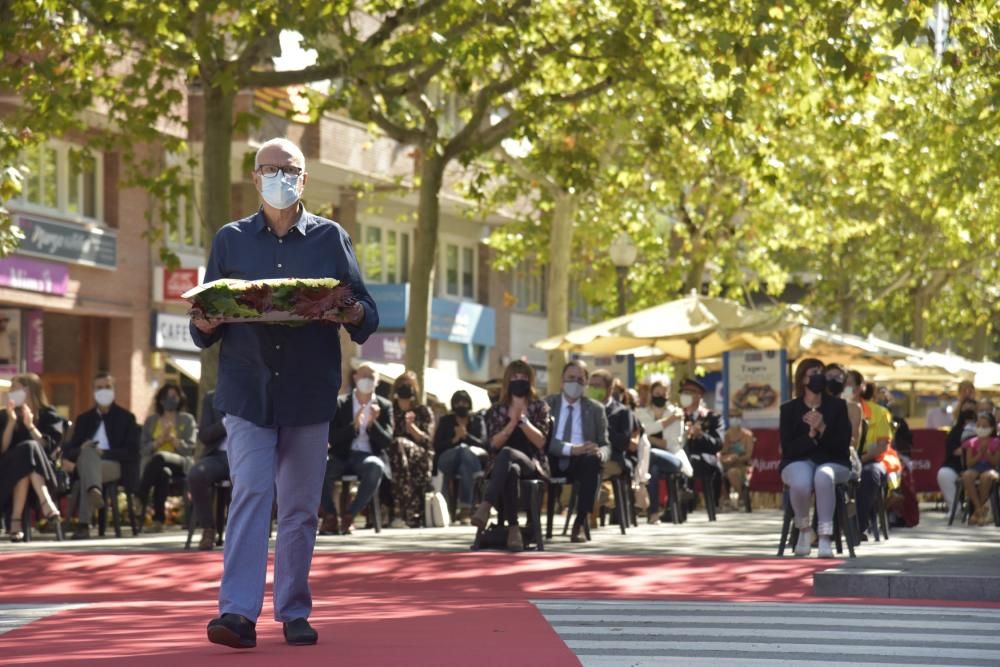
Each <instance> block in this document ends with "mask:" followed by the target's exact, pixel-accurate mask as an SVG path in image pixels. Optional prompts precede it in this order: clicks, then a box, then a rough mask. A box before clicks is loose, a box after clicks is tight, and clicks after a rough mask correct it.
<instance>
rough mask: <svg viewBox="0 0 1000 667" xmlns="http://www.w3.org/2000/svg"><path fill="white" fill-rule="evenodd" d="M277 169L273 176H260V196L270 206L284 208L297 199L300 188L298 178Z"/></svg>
mask: <svg viewBox="0 0 1000 667" xmlns="http://www.w3.org/2000/svg"><path fill="white" fill-rule="evenodd" d="M300 177H301V176H293V175H291V174H285V172H283V171H279V172H278V173H277V174H275V175H274V176H263V175H262V176H261V177H260V196H261V198H262V199H263V200H264V201H266V202H267V203H268V204H269V205H270V206H273V207H274V208H277V209H286V208H288V207H290V206H294V205H295V204H296V203H297V202H298V201H299V196H300V195H301V194H302V190H300V189H299V178H300Z"/></svg>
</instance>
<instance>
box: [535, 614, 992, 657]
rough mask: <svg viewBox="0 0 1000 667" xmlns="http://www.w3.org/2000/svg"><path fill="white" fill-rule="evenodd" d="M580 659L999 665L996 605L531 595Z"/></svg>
mask: <svg viewBox="0 0 1000 667" xmlns="http://www.w3.org/2000/svg"><path fill="white" fill-rule="evenodd" d="M534 604H535V606H536V607H538V609H539V610H540V611H541V612H542V614H544V615H545V618H546V620H548V622H549V623H551V624H552V627H553V628H554V629H555V631H556V632H557V633H558V634H559V636H560V637H561V638H562V639H563V641H565V642H566V645H567V646H568V647H569V648H570V649H571V650H572V651H573V652H574V653H576V655H577V657H579V658H580V661H581V663H582V664H583V665H584V667H610V666H612V665H615V666H618V665H627V666H630V667H645V666H648V665H695V666H697V665H705V666H711V667H735V666H737V665H739V666H743V665H746V666H747V667H756V666H758V665H760V666H763V665H774V666H782V665H803V664H810V663H812V664H816V665H819V664H822V665H823V666H824V667H828V666H835V665H852V666H853V667H857V666H859V665H871V666H872V667H876V666H877V667H891V666H894V665H898V666H904V665H905V666H906V667H918V666H922V665H926V666H927V667H942V666H944V665H948V666H952V665H954V666H956V667H959V666H965V665H968V666H969V667H974V666H975V667H979V666H982V667H987V666H990V667H996V666H997V665H1000V613H998V612H997V610H996V609H976V608H969V607H914V606H896V605H847V604H795V603H771V602H768V603H756V602H666V601H660V602H637V601H607V600H602V601H595V600H546V601H535V602H534Z"/></svg>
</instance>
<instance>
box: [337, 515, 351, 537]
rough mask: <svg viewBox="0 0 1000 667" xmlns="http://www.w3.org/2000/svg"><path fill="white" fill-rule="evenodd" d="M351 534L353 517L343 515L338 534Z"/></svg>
mask: <svg viewBox="0 0 1000 667" xmlns="http://www.w3.org/2000/svg"><path fill="white" fill-rule="evenodd" d="M353 532H354V515H353V514H345V515H344V516H343V517H341V519H340V534H341V535H350V534H351V533H353Z"/></svg>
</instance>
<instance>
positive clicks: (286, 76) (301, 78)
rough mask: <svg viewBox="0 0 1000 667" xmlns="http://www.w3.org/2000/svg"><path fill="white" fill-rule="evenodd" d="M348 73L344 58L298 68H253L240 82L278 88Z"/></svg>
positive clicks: (250, 86)
mask: <svg viewBox="0 0 1000 667" xmlns="http://www.w3.org/2000/svg"><path fill="white" fill-rule="evenodd" d="M346 73H347V63H346V62H344V61H343V60H341V61H339V62H335V63H328V64H325V65H310V66H309V67H304V68H302V69H297V70H286V71H284V72H272V71H264V70H253V71H250V72H247V73H246V74H244V75H243V77H241V80H240V83H241V84H242V85H243V86H245V87H247V88H277V87H282V86H295V85H299V84H303V83H312V82H314V81H324V80H326V79H337V78H340V77H342V76H344V75H345V74H346Z"/></svg>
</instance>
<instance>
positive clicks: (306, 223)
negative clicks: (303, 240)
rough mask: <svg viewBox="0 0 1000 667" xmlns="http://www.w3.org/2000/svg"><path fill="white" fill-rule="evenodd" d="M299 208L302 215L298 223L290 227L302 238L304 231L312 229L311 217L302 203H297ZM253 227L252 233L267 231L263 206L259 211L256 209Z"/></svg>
mask: <svg viewBox="0 0 1000 667" xmlns="http://www.w3.org/2000/svg"><path fill="white" fill-rule="evenodd" d="M299 206H301V207H302V214H301V215H299V219H298V222H296V223H295V226H294V227H292V229H297V230H298V231H299V234H301V235H302V236H305V235H306V231H307V230H308V229H309V228H310V227H312V224H311V223H312V222H313V215H312V213H310V212H309V211H307V210H306V206H305V204H303V203H302V202H299ZM253 225H254V231H255V232H257V233H258V234H259V233H260V232H262V231H264V230H266V229H268V226H267V218H265V217H264V207H263V206H261V207H260V208H259V209H257V213H256V214H255V215H254V217H253ZM289 231H291V230H289Z"/></svg>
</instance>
